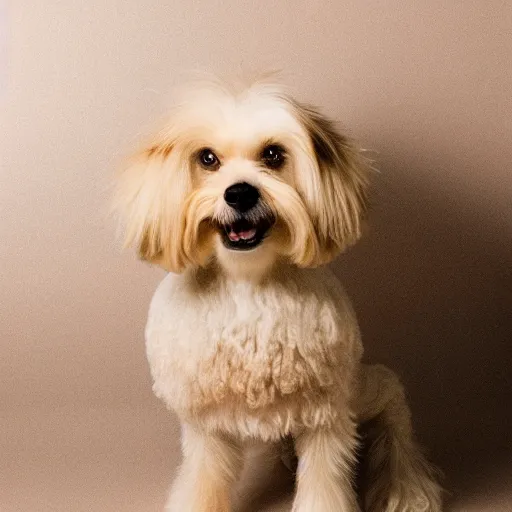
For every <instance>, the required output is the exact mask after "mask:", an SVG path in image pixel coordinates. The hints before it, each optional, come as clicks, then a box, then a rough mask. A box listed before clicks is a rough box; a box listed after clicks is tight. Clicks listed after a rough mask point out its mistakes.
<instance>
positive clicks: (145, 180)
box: [114, 136, 191, 272]
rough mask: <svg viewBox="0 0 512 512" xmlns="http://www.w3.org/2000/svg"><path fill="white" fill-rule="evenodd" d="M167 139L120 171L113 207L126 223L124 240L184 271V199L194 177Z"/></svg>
mask: <svg viewBox="0 0 512 512" xmlns="http://www.w3.org/2000/svg"><path fill="white" fill-rule="evenodd" d="M168 139H169V138H168V137H165V136H160V137H158V138H157V139H156V142H154V143H153V144H151V145H149V147H148V148H147V149H145V150H143V151H142V152H140V153H139V154H138V155H137V156H136V157H135V158H134V159H133V161H132V162H131V165H129V166H128V167H127V168H126V169H124V170H123V171H122V172H121V173H120V174H119V176H118V179H117V190H116V194H115V199H114V208H115V209H116V210H117V211H119V212H120V213H121V215H122V216H123V217H124V221H125V223H126V239H125V245H127V246H128V245H134V246H136V247H137V248H138V253H139V256H140V258H141V259H143V260H147V261H149V262H152V263H156V264H158V265H161V266H162V267H164V268H165V269H166V270H169V271H171V272H180V271H182V270H183V268H184V266H185V265H186V258H185V255H184V253H183V246H182V245H183V244H182V237H183V230H184V222H185V221H184V218H183V204H184V202H185V199H186V196H187V195H188V193H189V191H190V189H191V178H190V172H189V169H188V164H185V163H183V162H181V161H180V158H179V154H177V153H178V152H177V151H176V150H175V145H174V142H173V141H172V140H168Z"/></svg>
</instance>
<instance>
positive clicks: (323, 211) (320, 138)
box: [297, 105, 369, 263]
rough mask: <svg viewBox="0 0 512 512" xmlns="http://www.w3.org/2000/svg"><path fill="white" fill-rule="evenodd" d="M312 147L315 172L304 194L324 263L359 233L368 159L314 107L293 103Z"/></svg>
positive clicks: (364, 206) (348, 244) (352, 240)
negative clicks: (316, 167)
mask: <svg viewBox="0 0 512 512" xmlns="http://www.w3.org/2000/svg"><path fill="white" fill-rule="evenodd" d="M297 111H298V113H299V117H300V119H301V121H302V123H303V125H304V126H305V128H306V130H307V132H308V134H309V137H310V139H311V143H312V146H313V150H314V153H315V158H316V164H317V165H318V170H319V173H318V174H319V175H318V176H316V174H317V173H314V174H315V176H312V177H310V180H311V181H310V183H309V184H308V185H306V187H305V188H306V190H305V197H306V201H307V202H308V203H309V208H310V211H312V217H313V222H314V225H315V227H316V230H317V236H318V239H319V244H320V247H321V252H322V257H321V259H322V261H321V263H325V262H327V261H330V260H331V259H332V258H334V257H335V256H336V255H337V254H339V253H340V252H341V251H343V250H344V249H345V248H346V247H348V246H350V245H352V244H353V243H355V242H356V241H357V240H358V239H359V238H360V236H361V230H362V223H363V220H364V218H365V214H366V211H367V202H368V201H367V188H368V168H369V165H368V162H367V161H366V159H365V158H364V157H363V156H362V155H361V153H360V151H359V150H358V149H357V148H356V147H355V146H354V145H353V144H352V143H351V142H350V141H349V140H348V138H347V137H345V136H344V135H342V134H340V133H339V132H338V131H337V130H336V128H335V126H334V123H333V122H332V121H331V120H329V119H328V118H326V117H324V116H323V115H321V114H320V113H319V112H317V111H316V110H315V109H313V108H311V107H309V106H304V105H297Z"/></svg>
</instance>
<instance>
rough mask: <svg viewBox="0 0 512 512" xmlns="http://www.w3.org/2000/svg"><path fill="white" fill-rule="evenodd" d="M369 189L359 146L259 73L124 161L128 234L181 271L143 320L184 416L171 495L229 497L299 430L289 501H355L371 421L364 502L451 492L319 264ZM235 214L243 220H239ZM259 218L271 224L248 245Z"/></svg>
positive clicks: (355, 233) (409, 506)
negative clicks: (356, 474) (249, 194)
mask: <svg viewBox="0 0 512 512" xmlns="http://www.w3.org/2000/svg"><path fill="white" fill-rule="evenodd" d="M268 148H270V150H269V149H268ZM272 148H273V149H272ZM205 151H206V152H207V154H208V152H210V153H211V154H208V158H209V160H208V158H207V160H206V163H205V162H204V161H203V159H202V156H201V155H203V154H204V152H205ZM269 151H270V153H269ZM276 152H277V153H279V155H280V158H278V159H277V160H271V159H270V160H269V158H267V157H266V156H265V155H267V154H271V155H272V154H273V155H275V154H276ZM212 155H213V156H212ZM211 162H214V163H213V164H212V163H211ZM240 183H244V184H246V185H247V186H250V187H251V188H252V189H253V190H254V189H256V190H257V191H258V193H259V199H258V200H257V202H256V203H255V204H254V205H252V206H251V207H250V208H249V209H248V210H246V211H241V210H240V211H239V210H238V209H237V208H236V207H233V205H229V204H227V199H226V198H225V191H226V190H227V189H228V188H229V187H231V186H232V185H234V184H240ZM366 197H367V164H366V162H365V160H364V159H363V158H362V157H361V155H360V152H359V151H358V150H357V148H356V147H355V146H354V145H353V144H352V143H351V142H350V141H349V140H348V139H347V138H346V137H345V136H343V135H341V134H340V133H339V132H338V131H337V129H336V128H335V126H334V124H333V123H332V122H331V121H329V120H328V119H326V118H325V117H324V116H323V115H321V114H320V113H318V112H317V111H316V110H314V109H312V108H310V107H307V106H304V105H301V104H299V103H298V102H296V101H294V100H293V99H292V98H291V97H290V96H288V95H287V94H286V92H285V91H284V90H283V89H282V88H280V87H277V86H275V85H274V84H271V83H268V82H265V81H262V82H258V83H256V84H253V85H252V86H250V87H248V88H246V89H243V90H241V91H237V92H234V91H231V90H228V89H226V88H225V87H223V86H221V85H219V84H208V85H207V86H206V85H202V86H200V87H195V88H193V89H191V90H190V91H189V92H188V94H187V95H185V97H183V98H182V99H181V101H179V102H178V103H177V104H176V106H175V108H174V110H173V112H172V114H171V116H170V119H169V122H168V123H167V124H166V125H165V126H164V128H163V129H162V130H161V131H160V132H159V133H158V134H157V135H156V137H155V138H154V140H152V141H151V142H150V143H149V144H148V145H147V147H146V148H145V149H143V150H142V151H141V152H140V153H139V154H138V155H137V156H136V157H135V158H134V160H133V162H132V163H131V165H130V166H128V168H127V169H126V170H124V171H123V172H122V173H121V174H120V176H119V180H118V189H117V196H116V205H117V207H118V208H119V210H120V211H121V212H122V213H123V215H124V217H125V220H126V226H127V243H128V244H134V245H135V246H136V247H137V248H138V251H139V255H140V257H141V258H142V259H145V260H147V261H150V262H152V263H156V264H159V265H161V266H162V267H164V268H165V269H167V270H169V271H170V273H169V274H168V276H167V277H166V278H165V279H164V280H163V282H162V283H161V284H160V286H159V287H158V290H157V291H156V293H155V295H154V298H153V300H152V303H151V307H150V311H149V317H148V323H147V328H146V342H147V355H148V360H149V363H150V368H151V372H152V376H153V379H154V391H155V393H156V394H157V396H159V397H160V398H161V399H162V400H163V401H164V402H165V403H166V404H167V406H168V407H170V408H172V409H173V410H174V411H175V412H176V413H177V414H178V416H179V418H180V420H181V422H182V427H183V428H182V443H183V463H182V465H181V468H180V470H179V473H178V475H177V477H176V479H175V482H174V484H173V487H172V489H171V493H170V496H169V500H168V503H167V506H166V510H167V511H168V512H183V511H187V512H228V511H230V510H231V504H230V503H231V499H230V495H231V488H232V485H233V483H234V482H235V481H236V479H237V476H238V475H239V473H240V471H241V468H242V465H243V454H244V446H245V445H246V444H247V443H248V442H250V441H252V440H255V439H257V440H261V441H265V442H268V443H271V445H272V446H275V444H276V443H283V445H285V444H286V443H287V442H288V441H289V439H292V440H293V443H294V447H295V451H296V454H297V456H298V461H299V462H298V467H297V479H296V481H297V488H296V496H295V499H294V504H293V511H294V512H338V511H343V512H349V511H350V512H355V511H357V510H359V504H358V503H359V502H358V499H357V496H356V493H355V491H354V488H353V487H354V486H353V471H354V464H355V460H356V455H357V449H358V435H357V427H358V425H360V424H364V425H365V427H366V437H365V438H364V440H365V441H367V442H368V459H367V463H366V465H365V471H366V472H365V478H364V481H365V487H364V489H363V496H362V503H363V508H364V510H368V511H373V512H383V511H385V512H420V511H431V512H438V511H440V510H441V500H440V489H439V487H438V485H437V483H436V481H435V479H434V474H433V472H432V470H431V469H430V467H429V466H428V464H427V463H426V461H425V459H424V458H423V457H422V456H421V454H420V452H419V450H418V448H417V447H416V445H415V444H414V441H413V437H412V431H411V425H410V419H409V410H408V407H407V404H406V401H405V398H404V393H403V390H402V387H401V386H400V384H399V382H398V380H397V378H396V377H395V375H394V374H393V373H392V372H391V371H390V370H388V369H385V368H384V367H381V366H365V365H363V364H362V363H361V357H362V352H363V349H362V344H361V338H360V334H359V328H358V325H357V321H356V317H355V314H354V312H353V310H352V307H351V305H350V302H349V300H348V298H347V296H346V294H345V292H344V290H343V288H342V287H341V286H340V285H339V283H338V282H337V281H336V279H335V278H334V276H333V275H332V274H331V273H330V272H329V271H328V269H327V268H326V267H325V266H323V265H324V264H325V263H327V262H329V261H331V260H332V259H333V258H334V257H335V256H336V255H337V254H339V253H340V252H341V251H343V250H344V249H345V248H346V247H347V246H349V245H351V244H353V243H354V242H355V241H357V239H358V238H359V237H360V235H361V229H362V224H363V221H364V216H365V212H366ZM237 222H243V223H244V226H246V227H245V228H244V229H245V231H242V229H241V228H240V229H239V232H237V233H235V227H233V226H237V225H239V224H236V223H237ZM258 230H260V231H261V240H260V239H254V238H253V239H250V241H251V240H254V245H253V246H251V247H250V249H249V250H241V249H247V247H244V244H243V243H242V244H240V243H239V240H240V238H241V237H249V236H250V235H254V233H256V234H257V233H259V231H258ZM254 236H256V235H254ZM244 240H245V238H244ZM237 244H238V245H237ZM240 245H241V246H240ZM238 249H240V250H238Z"/></svg>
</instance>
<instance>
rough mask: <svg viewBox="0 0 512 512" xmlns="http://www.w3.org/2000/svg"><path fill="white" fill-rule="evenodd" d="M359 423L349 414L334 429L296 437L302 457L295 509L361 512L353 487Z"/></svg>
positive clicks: (301, 510)
mask: <svg viewBox="0 0 512 512" xmlns="http://www.w3.org/2000/svg"><path fill="white" fill-rule="evenodd" d="M356 446H357V442H356V427H355V423H354V422H353V421H352V419H350V418H349V417H348V416H347V417H346V418H345V419H344V420H343V421H340V422H339V424H338V425H337V426H335V427H333V428H328V429H326V428H320V429H317V430H306V431H304V432H303V433H302V434H301V435H300V436H299V437H298V438H297V440H296V451H297V455H298V457H299V465H298V468H297V492H296V496H295V500H294V502H293V509H292V511H293V512H313V511H314V512H357V511H359V506H358V504H357V498H356V495H355V492H354V490H353V487H352V469H353V465H354V452H355V449H356Z"/></svg>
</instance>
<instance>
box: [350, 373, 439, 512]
mask: <svg viewBox="0 0 512 512" xmlns="http://www.w3.org/2000/svg"><path fill="white" fill-rule="evenodd" d="M356 405H357V408H358V411H359V414H358V416H359V422H360V425H361V429H362V441H363V443H364V446H365V456H364V460H363V461H362V467H361V471H362V474H361V479H362V502H363V506H364V510H366V511H367V512H440V511H441V510H442V501H441V494H442V493H441V487H440V486H439V484H438V483H437V480H436V477H437V470H435V469H434V468H433V467H432V466H431V465H430V464H429V463H428V462H427V460H426V459H425V457H424V456H423V454H422V453H421V450H420V448H419V446H418V445H417V444H416V442H415V440H414V436H413V432H412V426H411V418H410V411H409V407H408V405H407V402H406V398H405V393H404V389H403V387H402V385H401V383H400V381H399V380H398V377H397V376H396V374H395V373H394V372H392V371H391V370H390V369H388V368H386V367H385V366H382V365H362V374H361V381H360V394H359V397H358V401H357V404H356Z"/></svg>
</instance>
